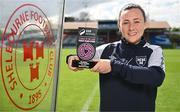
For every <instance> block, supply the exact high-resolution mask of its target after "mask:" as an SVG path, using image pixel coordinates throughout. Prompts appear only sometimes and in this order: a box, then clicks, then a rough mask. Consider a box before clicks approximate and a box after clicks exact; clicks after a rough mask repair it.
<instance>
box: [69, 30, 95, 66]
mask: <svg viewBox="0 0 180 112" xmlns="http://www.w3.org/2000/svg"><path fill="white" fill-rule="evenodd" d="M78 33H79V34H78V39H77V49H76V52H77V56H78V57H79V59H80V60H73V61H72V66H73V67H78V68H92V67H94V66H95V65H96V63H97V62H94V61H92V60H91V59H92V58H93V57H94V55H95V53H96V36H97V29H96V28H86V27H85V28H83V27H80V28H79V32H78Z"/></svg>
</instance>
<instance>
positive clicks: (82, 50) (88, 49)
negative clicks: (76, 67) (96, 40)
mask: <svg viewBox="0 0 180 112" xmlns="http://www.w3.org/2000/svg"><path fill="white" fill-rule="evenodd" d="M77 54H78V56H79V58H80V59H82V60H85V61H87V60H91V59H92V58H93V57H94V55H95V47H94V46H92V45H91V44H90V43H83V44H81V45H80V46H79V47H78V51H77Z"/></svg>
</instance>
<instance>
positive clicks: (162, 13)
mask: <svg viewBox="0 0 180 112" xmlns="http://www.w3.org/2000/svg"><path fill="white" fill-rule="evenodd" d="M127 3H137V4H139V5H141V6H142V7H143V9H144V10H145V11H146V15H147V16H148V17H149V18H150V20H154V21H167V22H168V23H169V24H170V25H171V26H173V27H174V26H175V27H180V0H66V8H65V15H66V16H75V17H79V14H80V12H88V13H89V15H90V18H91V19H92V20H115V19H117V18H118V13H119V10H120V9H121V7H122V6H123V5H125V4H127Z"/></svg>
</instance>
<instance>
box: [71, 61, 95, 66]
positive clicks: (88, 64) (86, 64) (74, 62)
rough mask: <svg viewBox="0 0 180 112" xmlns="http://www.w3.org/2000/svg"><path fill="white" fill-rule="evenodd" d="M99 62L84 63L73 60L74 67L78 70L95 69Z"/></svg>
mask: <svg viewBox="0 0 180 112" xmlns="http://www.w3.org/2000/svg"><path fill="white" fill-rule="evenodd" d="M96 63H97V62H95V61H82V60H73V61H72V67H78V68H93V67H94V66H95V65H96Z"/></svg>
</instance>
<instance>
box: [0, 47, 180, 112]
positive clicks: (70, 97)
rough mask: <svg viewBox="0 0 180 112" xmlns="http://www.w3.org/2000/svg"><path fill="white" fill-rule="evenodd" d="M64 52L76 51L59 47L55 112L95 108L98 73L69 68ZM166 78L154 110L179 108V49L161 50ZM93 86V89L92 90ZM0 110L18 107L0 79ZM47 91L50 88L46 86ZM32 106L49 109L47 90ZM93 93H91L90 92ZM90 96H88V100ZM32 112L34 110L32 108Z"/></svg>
mask: <svg viewBox="0 0 180 112" xmlns="http://www.w3.org/2000/svg"><path fill="white" fill-rule="evenodd" d="M68 54H76V51H75V49H62V50H61V64H60V80H59V88H58V98H57V111H58V112H80V111H83V110H84V109H85V110H86V109H87V107H88V111H93V112H94V111H99V76H98V73H93V72H90V71H89V70H82V71H78V72H73V71H70V70H69V69H68V67H67V65H66V64H65V59H66V56H67V55H68ZM164 57H165V64H166V77H165V81H164V83H163V85H162V86H161V87H160V88H158V95H157V100H156V112H165V111H166V112H179V111H180V106H179V105H180V89H179V87H180V50H179V49H176V50H174V49H164ZM95 88H96V89H95ZM0 90H1V91H0V111H3V110H18V111H20V110H19V109H13V108H15V107H14V105H13V104H12V103H11V102H10V100H9V99H8V97H7V96H6V93H5V92H4V87H3V84H2V76H1V78H0ZM50 91H51V89H50ZM50 91H49V93H48V97H46V98H45V99H44V101H43V102H42V103H41V104H40V105H39V106H38V107H37V108H36V109H35V111H36V110H44V111H50V104H51V100H50V99H51V93H50ZM92 94H93V95H92ZM89 98H90V99H89ZM33 111H34V110H33Z"/></svg>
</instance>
